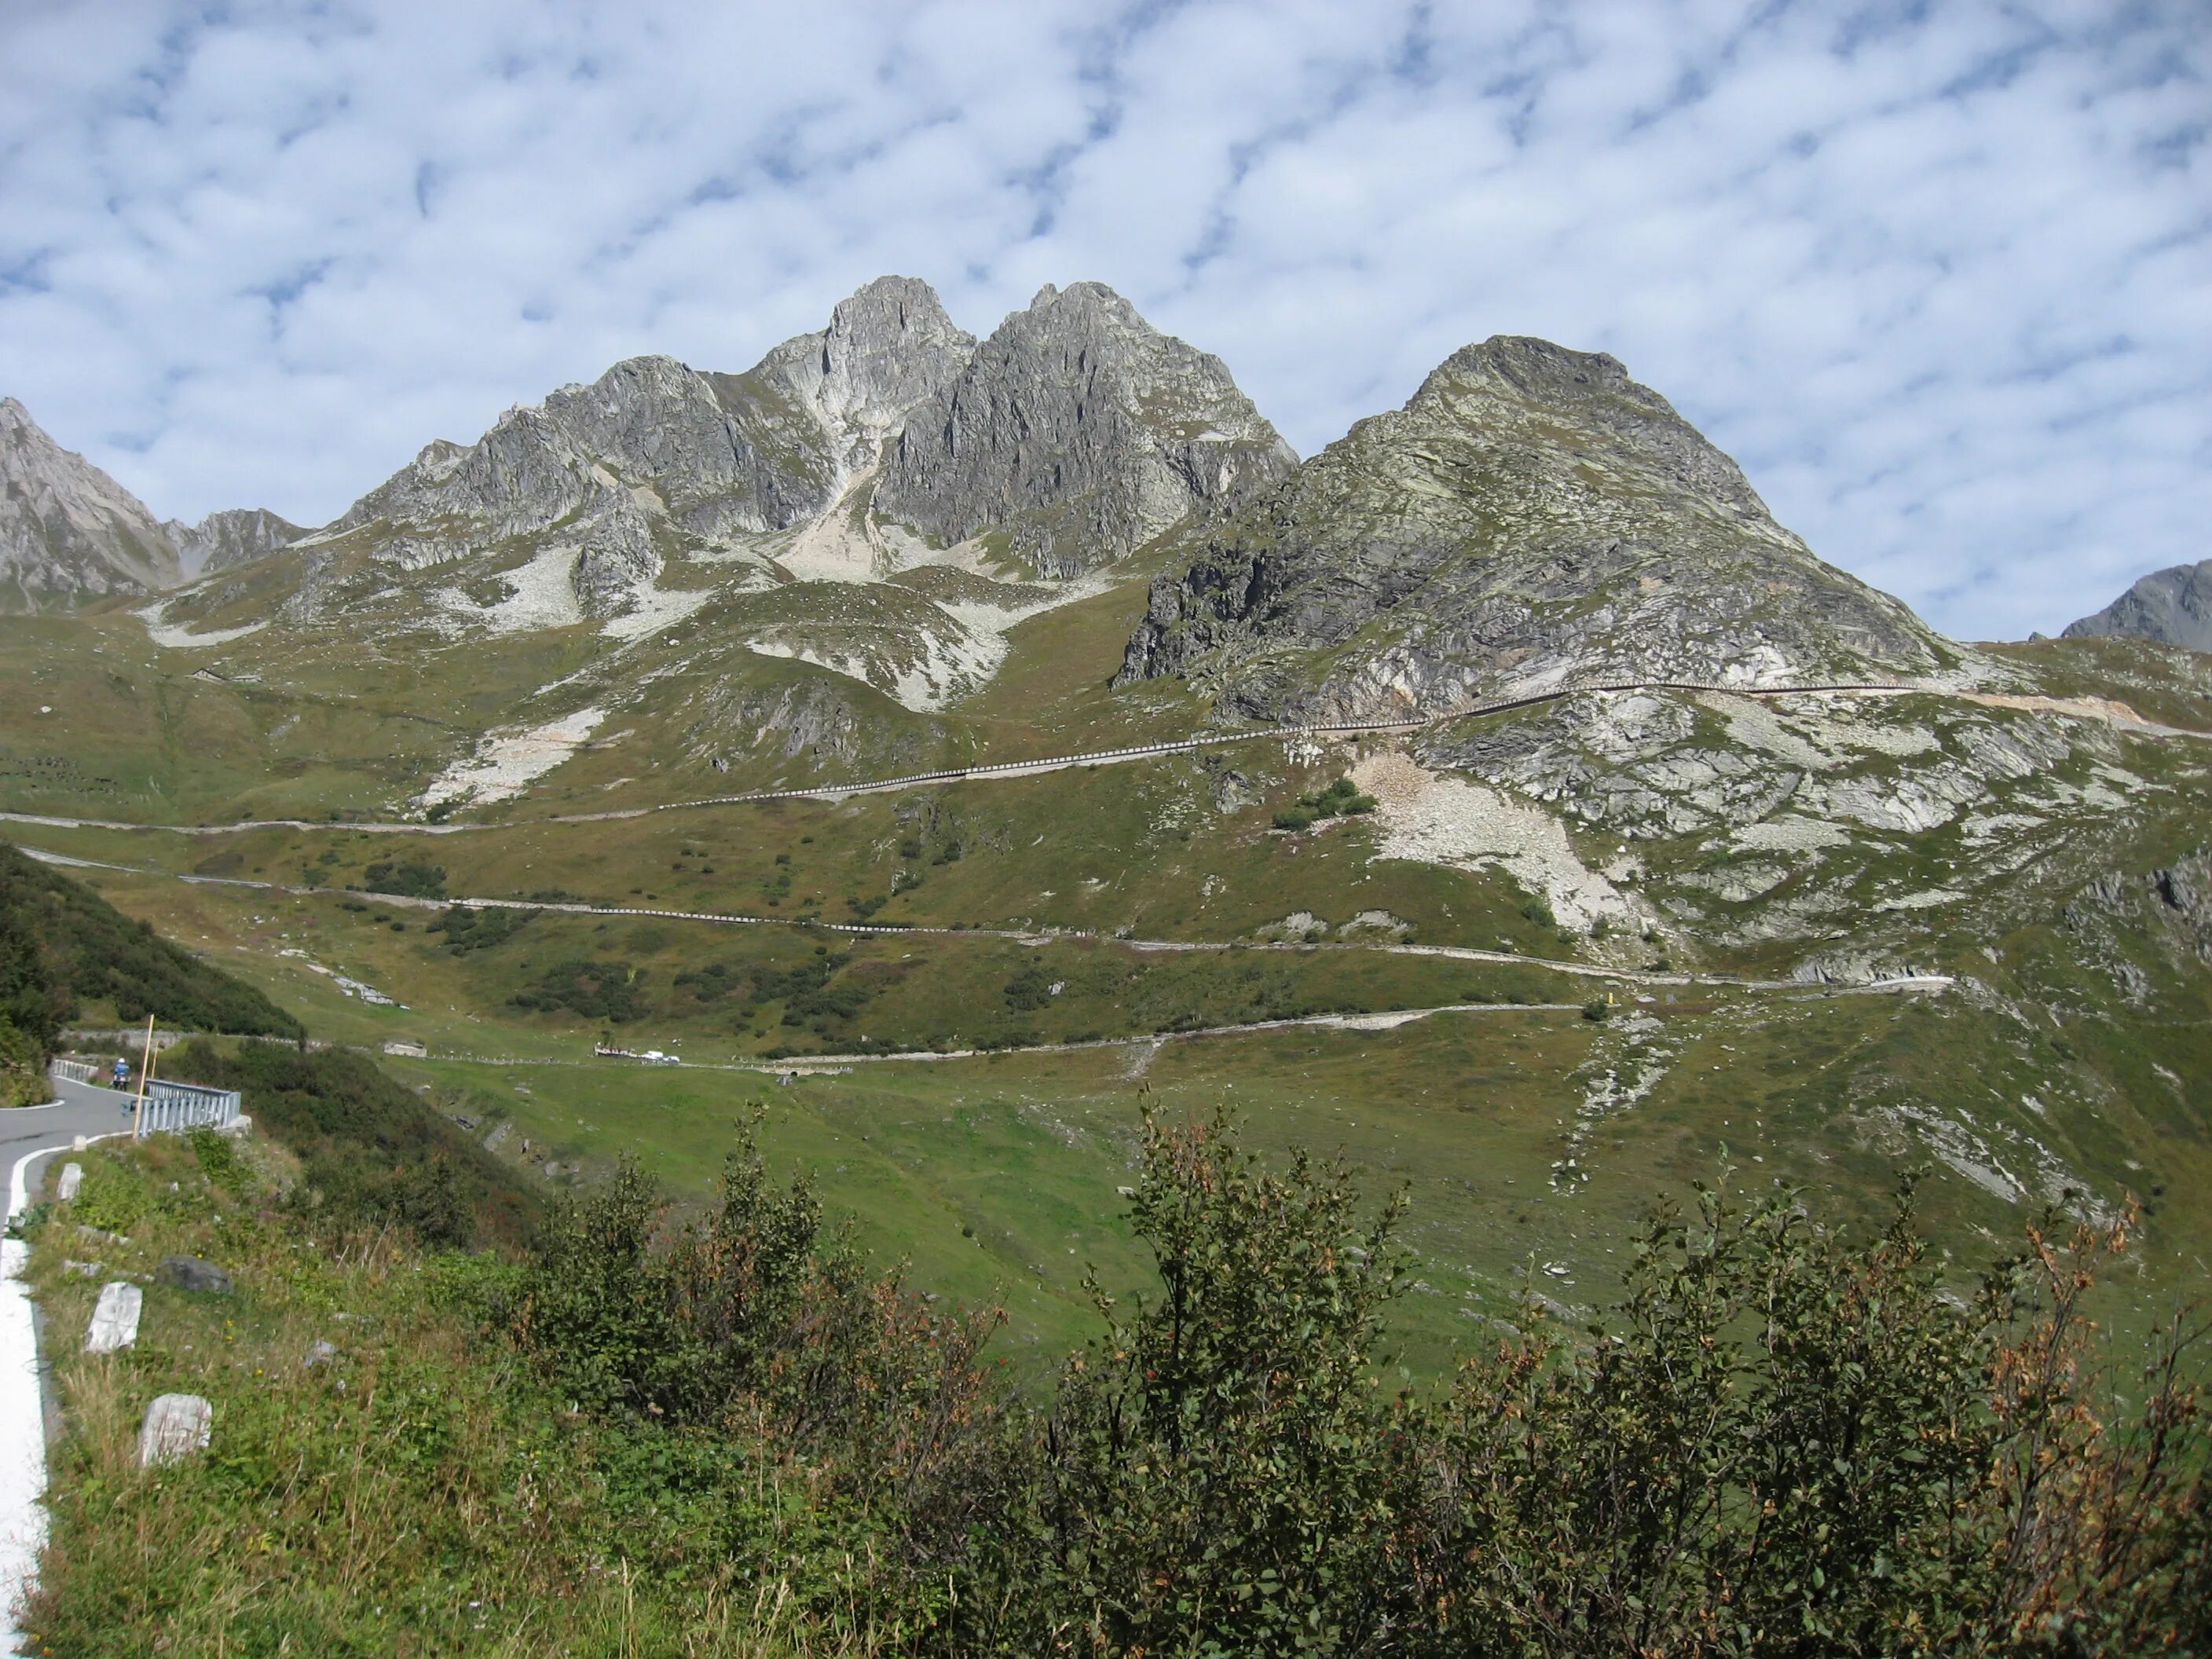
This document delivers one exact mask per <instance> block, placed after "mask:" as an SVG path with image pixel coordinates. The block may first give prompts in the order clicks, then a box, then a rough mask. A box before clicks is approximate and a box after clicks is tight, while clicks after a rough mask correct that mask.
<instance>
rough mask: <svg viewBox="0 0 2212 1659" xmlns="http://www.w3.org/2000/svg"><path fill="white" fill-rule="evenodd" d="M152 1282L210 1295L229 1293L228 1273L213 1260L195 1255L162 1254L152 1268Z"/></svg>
mask: <svg viewBox="0 0 2212 1659" xmlns="http://www.w3.org/2000/svg"><path fill="white" fill-rule="evenodd" d="M154 1282H155V1284H157V1285H175V1286H176V1287H177V1288H178V1289H179V1290H182V1291H203V1292H205V1293H207V1294H209V1295H212V1296H228V1295H229V1294H230V1275H229V1274H228V1273H225V1272H224V1271H223V1270H222V1268H220V1267H216V1265H215V1263H214V1262H212V1261H202V1260H201V1259H200V1258H199V1257H198V1256H196V1255H165V1256H163V1257H162V1258H161V1261H160V1262H159V1263H158V1264H157V1265H156V1266H155V1269H154Z"/></svg>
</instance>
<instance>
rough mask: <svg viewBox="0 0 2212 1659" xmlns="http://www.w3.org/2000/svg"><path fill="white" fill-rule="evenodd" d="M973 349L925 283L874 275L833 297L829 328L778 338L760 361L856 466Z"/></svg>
mask: <svg viewBox="0 0 2212 1659" xmlns="http://www.w3.org/2000/svg"><path fill="white" fill-rule="evenodd" d="M974 355H975V336H974V335H972V334H970V333H969V332H968V331H966V330H965V329H963V328H961V327H960V326H958V325H957V324H955V323H954V322H953V320H952V319H951V317H949V316H947V315H946V314H945V307H944V304H943V302H942V301H939V299H938V297H937V292H936V290H935V289H933V288H931V287H930V285H929V284H928V283H924V282H919V281H916V280H915V278H914V277H911V276H878V277H877V278H876V280H875V281H874V282H872V283H869V284H868V285H867V286H866V287H865V288H863V289H860V291H859V292H858V293H856V294H854V295H852V296H851V297H850V298H849V299H846V300H842V301H839V302H838V304H837V307H836V310H834V311H832V312H831V313H829V327H828V328H826V329H824V330H823V331H821V332H820V333H818V334H802V335H800V336H799V337H798V338H796V339H793V340H787V341H785V342H784V343H782V344H781V345H780V346H778V347H777V348H776V349H775V350H774V351H772V352H770V353H769V355H768V358H767V360H766V361H765V362H763V364H762V365H761V368H762V370H763V371H765V372H767V373H769V374H773V375H774V376H775V377H776V378H778V379H780V380H782V381H783V383H784V384H785V385H787V386H789V387H790V388H791V389H792V391H793V392H794V393H796V394H797V396H798V397H799V400H800V401H801V402H802V403H803V404H805V406H806V407H807V408H809V409H811V410H812V411H813V412H814V415H815V417H816V419H817V420H818V421H819V422H821V424H822V427H823V430H824V431H826V432H827V433H829V435H830V436H831V437H832V439H833V440H835V441H836V447H837V459H838V462H839V465H841V466H842V467H843V468H845V469H846V470H848V471H860V469H862V468H864V467H867V466H871V465H874V464H875V460H876V457H877V454H878V452H879V451H880V450H881V449H882V447H883V444H884V440H885V439H886V438H887V437H889V436H890V435H891V434H892V433H894V432H896V430H897V429H898V428H900V427H901V426H902V425H903V424H904V423H905V421H906V418H907V416H908V414H909V412H911V411H912V410H915V408H917V407H918V406H920V405H921V404H924V403H926V402H927V401H928V400H929V399H931V398H934V397H936V396H938V395H939V393H941V392H944V391H945V388H946V387H948V386H951V384H952V380H953V377H954V376H955V375H957V374H959V373H960V371H961V370H962V369H963V368H966V367H967V364H968V361H969V358H970V357H972V356H974Z"/></svg>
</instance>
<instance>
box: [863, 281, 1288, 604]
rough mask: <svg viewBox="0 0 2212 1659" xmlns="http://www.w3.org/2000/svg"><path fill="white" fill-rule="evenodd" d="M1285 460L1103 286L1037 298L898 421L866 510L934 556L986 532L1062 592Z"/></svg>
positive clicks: (1211, 374)
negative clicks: (1072, 579)
mask: <svg viewBox="0 0 2212 1659" xmlns="http://www.w3.org/2000/svg"><path fill="white" fill-rule="evenodd" d="M1296 459H1297V458H1296V457H1295V456H1294V455H1293V454H1292V453H1291V449H1290V447H1289V446H1288V445H1287V444H1285V442H1284V441H1282V438H1281V437H1280V435H1278V434H1277V432H1276V431H1275V429H1274V428H1273V427H1272V426H1270V425H1269V424H1268V423H1267V421H1266V420H1265V419H1264V418H1263V417H1262V416H1261V414H1260V412H1259V411H1258V410H1256V409H1255V408H1254V407H1253V406H1252V403H1251V400H1250V399H1249V398H1246V397H1245V396H1244V394H1243V392H1240V391H1239V390H1238V389H1237V384H1236V382H1235V381H1234V380H1231V378H1230V375H1229V371H1228V370H1227V369H1226V368H1224V367H1223V366H1222V364H1221V361H1220V360H1219V359H1218V358H1217V357H1214V356H1210V355H1208V354H1207V353H1205V352H1201V351H1198V350H1195V349H1193V348H1192V347H1190V346H1188V345H1187V344H1185V343H1183V342H1182V341H1181V340H1178V339H1176V338H1175V337H1173V336H1171V335H1167V334H1163V333H1161V332H1160V331H1158V330H1157V329H1155V328H1153V327H1152V325H1151V324H1149V323H1147V322H1146V320H1145V319H1144V318H1143V317H1142V316H1140V315H1139V313H1138V312H1137V309H1136V307H1134V306H1133V305H1131V304H1130V303H1129V302H1128V301H1127V300H1125V299H1123V298H1122V297H1121V295H1118V294H1116V293H1115V292H1114V290H1113V289H1109V288H1108V287H1106V286H1105V285H1104V284H1103V283H1074V284H1073V285H1071V286H1070V287H1068V288H1066V289H1058V288H1054V286H1053V285H1051V284H1050V283H1047V284H1046V285H1045V286H1044V287H1043V288H1042V289H1039V290H1038V292H1037V295H1036V299H1035V300H1033V301H1031V302H1030V305H1029V307H1027V308H1026V309H1024V310H1022V311H1018V312H1016V313H1013V314H1012V316H1010V317H1008V318H1007V319H1006V320H1005V321H1004V322H1002V323H1000V325H999V326H998V328H997V329H996V330H995V331H993V333H992V334H991V336H990V337H989V338H988V339H987V340H985V341H983V342H982V343H981V344H980V345H979V346H977V347H976V348H975V352H974V355H973V356H972V357H971V358H970V359H969V362H967V363H966V364H965V365H964V366H963V368H962V369H961V371H960V373H959V374H958V375H957V377H956V378H955V379H954V380H952V381H951V384H950V385H948V386H946V387H945V389H944V390H943V391H942V392H939V393H938V394H937V395H936V396H935V397H934V398H931V399H930V400H929V401H928V402H927V403H926V404H922V405H921V407H919V408H917V409H916V410H915V411H914V412H913V413H912V414H911V415H910V416H908V419H907V422H906V424H905V429H904V431H903V432H902V434H901V435H900V436H899V438H898V440H897V441H896V443H895V444H894V445H893V446H892V447H891V448H890V451H889V452H888V453H887V454H886V456H885V459H884V477H883V480H882V483H881V484H880V486H879V487H878V491H877V495H876V504H877V506H878V508H879V509H880V510H881V511H883V512H884V513H886V514H887V515H888V516H890V517H892V518H895V519H897V520H902V521H903V522H905V523H907V524H908V525H910V526H913V527H914V528H915V530H917V531H919V532H921V533H922V534H923V535H924V536H925V537H927V538H932V539H933V540H937V541H940V542H945V543H954V542H959V541H963V540H966V539H968V538H971V537H975V536H978V535H982V534H986V533H988V532H1001V533H1003V534H1004V535H1005V537H1006V542H1007V544H1008V550H1009V551H1011V552H1012V553H1014V554H1016V555H1018V556H1021V557H1023V558H1025V559H1026V560H1028V561H1029V562H1031V563H1032V564H1033V565H1034V566H1035V567H1036V569H1037V570H1038V571H1039V572H1040V574H1045V575H1049V576H1066V575H1073V574H1079V573H1080V572H1081V571H1084V570H1086V569H1089V568H1093V567H1095V566H1097V565H1101V564H1106V563H1109V562H1113V561H1114V560H1115V559H1118V558H1121V557H1123V556H1127V554H1129V553H1130V552H1132V551H1133V550H1135V549H1137V548H1138V547H1139V546H1141V545H1143V544H1145V543H1146V542H1147V541H1149V540H1151V539H1152V538H1153V537H1155V536H1157V535H1158V534H1159V533H1160V532H1163V531H1164V530H1166V529H1167V528H1169V527H1170V526H1172V525H1174V524H1176V523H1177V522H1179V521H1180V520H1183V519H1184V518H1186V517H1188V515H1189V514H1190V513H1192V512H1193V511H1194V510H1196V509H1200V508H1205V507H1213V506H1215V505H1218V504H1220V503H1223V502H1225V501H1232V500H1237V499H1241V498H1242V497H1243V496H1244V495H1247V494H1249V493H1250V492H1251V491H1252V490H1253V489H1255V488H1259V487H1262V486H1264V485H1267V484H1270V483H1273V482H1275V481H1276V480H1277V479H1279V478H1280V477H1282V476H1283V475H1284V474H1285V472H1286V471H1288V470H1289V469H1290V468H1291V466H1292V465H1295V464H1296Z"/></svg>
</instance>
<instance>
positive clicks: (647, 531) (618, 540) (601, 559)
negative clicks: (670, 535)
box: [568, 489, 661, 620]
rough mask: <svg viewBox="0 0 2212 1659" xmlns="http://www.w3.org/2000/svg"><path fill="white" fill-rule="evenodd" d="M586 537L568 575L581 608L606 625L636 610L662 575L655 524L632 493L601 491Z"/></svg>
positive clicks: (588, 517) (588, 522)
mask: <svg viewBox="0 0 2212 1659" xmlns="http://www.w3.org/2000/svg"><path fill="white" fill-rule="evenodd" d="M585 526H586V528H587V533H586V535H585V537H584V540H583V543H582V545H580V547H579V548H578V549H577V550H576V562H575V565H574V568H573V569H572V570H571V571H570V572H569V575H568V581H569V585H570V586H572V587H573V588H574V590H575V594H576V603H577V605H578V606H579V607H580V609H581V610H582V611H583V613H584V614H585V615H586V617H592V618H593V619H595V620H604V619H605V618H606V617H618V616H621V615H622V614H623V612H625V611H629V610H632V609H633V608H635V605H636V602H637V593H638V590H639V589H640V588H641V587H647V586H651V585H652V582H653V578H654V577H655V576H657V575H659V574H660V568H661V556H660V550H659V547H658V546H657V545H656V544H655V543H654V540H653V524H652V521H651V520H649V519H648V518H647V516H646V513H645V510H644V509H643V508H642V507H640V506H639V505H638V504H637V501H636V498H635V496H633V495H630V493H629V491H627V490H620V489H610V490H605V491H602V492H601V494H600V497H599V501H597V502H596V503H594V506H593V508H592V511H591V513H589V514H588V515H587V516H586V520H585Z"/></svg>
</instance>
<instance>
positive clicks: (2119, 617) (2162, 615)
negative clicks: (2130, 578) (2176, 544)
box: [2062, 559, 2212, 651]
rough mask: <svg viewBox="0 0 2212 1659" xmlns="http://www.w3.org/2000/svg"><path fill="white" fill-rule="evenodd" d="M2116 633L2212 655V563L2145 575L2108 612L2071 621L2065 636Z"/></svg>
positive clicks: (2093, 635) (2201, 563)
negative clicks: (2206, 652)
mask: <svg viewBox="0 0 2212 1659" xmlns="http://www.w3.org/2000/svg"><path fill="white" fill-rule="evenodd" d="M2114 634H2118V635H2128V636H2130V637H2131V638H2134V639H2138V640H2155V641H2158V642H2159V643H2160V644H2162V645H2180V646H2186V647H2188V648H2189V649H2190V650H2191V651H2212V559H2206V560H2204V561H2203V562H2200V563H2197V564H2178V565H2175V566H2174V567H2173V568H2172V569H2170V570H2160V571H2157V572H2155V573H2154V574H2151V575H2148V576H2145V577H2144V578H2143V579H2142V580H2141V581H2139V582H2137V583H2136V585H2135V586H2133V587H2130V589H2128V591H2127V592H2124V593H2123V594H2121V595H2120V597H2119V598H2118V599H2114V600H2113V601H2112V603H2111V604H2110V605H2106V607H2105V608H2104V609H2103V610H2102V611H2098V612H2096V613H2095V614H2094V615H2093V616H2087V617H2082V618H2081V621H2079V622H2077V623H2069V624H2068V625H2067V629H2066V631H2065V633H2064V635H2063V636H2062V637H2063V638H2066V639H2069V640H2078V639H2084V638H2092V637H2095V636H2097V635H2114Z"/></svg>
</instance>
